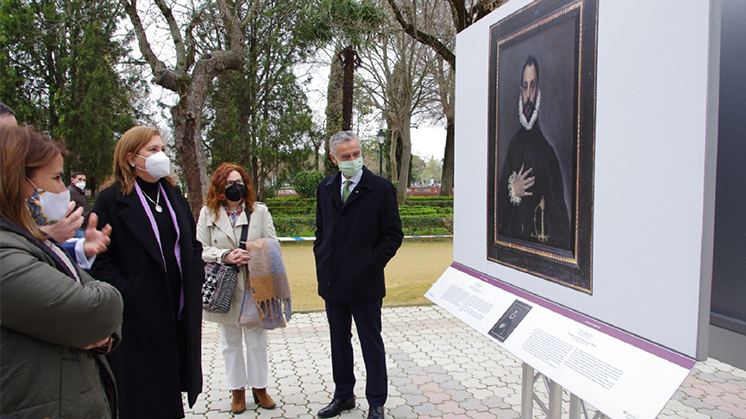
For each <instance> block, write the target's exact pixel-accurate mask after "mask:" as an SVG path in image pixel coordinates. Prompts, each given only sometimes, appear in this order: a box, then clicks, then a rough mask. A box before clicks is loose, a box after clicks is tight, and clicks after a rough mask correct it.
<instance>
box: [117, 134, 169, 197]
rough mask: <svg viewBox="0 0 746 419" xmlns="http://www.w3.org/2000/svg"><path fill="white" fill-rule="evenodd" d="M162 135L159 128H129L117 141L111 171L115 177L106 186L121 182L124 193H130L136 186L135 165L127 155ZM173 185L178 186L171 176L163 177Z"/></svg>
mask: <svg viewBox="0 0 746 419" xmlns="http://www.w3.org/2000/svg"><path fill="white" fill-rule="evenodd" d="M156 135H157V136H159V137H160V136H161V132H160V131H159V130H158V128H154V127H146V126H142V125H140V126H136V127H132V128H130V129H128V130H127V132H125V133H124V134H122V137H121V138H119V141H117V145H116V147H114V162H113V163H112V166H111V171H112V173H114V177H113V178H112V179H110V180H109V181H107V182H106V183H105V184H104V186H103V187H104V188H108V187H109V186H112V185H115V184H116V183H119V185H120V186H121V188H120V191H121V192H122V194H124V195H129V194H131V193H132V190H133V189H134V188H135V178H136V175H135V170H137V169H135V167H134V166H130V164H129V162H128V161H127V155H128V154H129V153H132V154H137V152H138V151H140V149H141V148H143V147H144V146H145V144H146V143H147V142H148V141H150V139H151V138H153V137H155V136H156ZM163 179H164V180H165V181H166V182H168V184H169V185H171V186H176V181H175V180H174V179H173V177H171V176H166V177H165V178H163Z"/></svg>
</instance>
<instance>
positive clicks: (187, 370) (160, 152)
mask: <svg viewBox="0 0 746 419" xmlns="http://www.w3.org/2000/svg"><path fill="white" fill-rule="evenodd" d="M165 149H166V147H165V145H164V144H163V140H162V138H161V135H160V132H159V131H158V130H157V129H155V128H151V127H144V126H138V127H134V128H131V129H129V130H128V131H127V132H125V133H124V134H123V135H122V137H121V138H120V139H119V141H117V145H116V147H115V149H114V163H113V170H112V171H113V174H114V176H113V178H112V180H111V181H109V182H108V183H107V184H105V185H104V189H103V190H102V191H101V192H100V193H99V195H98V198H97V199H96V202H95V204H94V207H93V212H94V213H96V214H97V215H98V217H99V225H104V224H107V223H108V224H111V226H112V234H111V244H110V245H109V250H108V251H106V252H105V253H102V254H100V255H98V257H97V259H96V261H95V262H94V264H93V268H92V270H91V272H92V274H93V276H95V277H96V278H98V279H100V280H102V281H105V282H108V283H110V284H112V285H114V286H115V287H116V288H117V289H119V290H120V291H121V292H122V296H123V297H124V304H125V306H124V307H125V309H124V320H123V324H122V331H123V334H124V336H125V337H126V339H125V340H124V341H123V342H122V345H121V347H120V348H119V350H118V351H117V352H115V353H113V354H111V355H110V356H109V362H110V364H111V366H112V370H113V371H114V375H115V377H116V379H117V385H118V387H119V396H120V408H119V413H120V418H122V419H130V418H137V419H141V418H181V417H184V406H183V403H182V396H181V392H186V393H187V401H188V403H189V405H190V406H193V405H194V403H195V401H196V400H197V395H198V394H199V393H200V392H201V391H202V362H201V350H202V347H201V328H202V297H201V287H202V280H203V278H204V271H203V270H204V264H203V262H202V257H201V256H202V245H201V244H200V243H199V241H197V239H196V236H195V223H194V218H193V217H192V213H191V211H190V209H189V205H188V204H187V202H186V199H185V198H184V197H183V196H181V194H180V193H179V192H178V191H177V189H176V188H175V181H174V180H173V179H172V178H171V177H170V176H169V173H170V163H171V162H170V160H169V158H168V156H167V155H166V154H165Z"/></svg>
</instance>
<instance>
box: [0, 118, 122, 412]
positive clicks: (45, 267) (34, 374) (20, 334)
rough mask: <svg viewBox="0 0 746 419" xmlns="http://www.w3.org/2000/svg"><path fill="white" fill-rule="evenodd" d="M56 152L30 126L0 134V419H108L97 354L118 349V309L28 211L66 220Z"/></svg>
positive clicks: (111, 405)
mask: <svg viewBox="0 0 746 419" xmlns="http://www.w3.org/2000/svg"><path fill="white" fill-rule="evenodd" d="M62 163H63V151H62V149H61V148H60V147H59V146H57V145H56V144H55V143H54V142H53V141H52V140H51V139H50V138H49V137H46V136H44V135H42V134H40V133H38V132H36V131H35V130H34V129H33V128H32V127H17V126H2V127H0V266H2V271H0V272H1V273H0V288H2V293H0V323H1V324H2V326H1V327H0V394H1V396H0V417H3V418H5V417H9V418H16V419H19V418H44V417H53V418H91V419H100V418H116V417H117V404H116V387H115V385H114V378H113V375H112V374H111V370H110V369H109V365H108V364H107V362H106V359H105V358H104V356H103V354H106V353H108V352H110V351H111V350H112V349H113V348H114V347H115V346H116V345H117V344H118V342H119V332H118V331H119V328H120V327H121V323H122V310H123V303H122V297H121V295H120V294H119V292H118V291H117V290H116V289H115V288H114V287H112V286H111V285H108V284H105V283H102V282H98V281H95V280H94V279H93V278H91V277H90V276H89V275H88V274H86V273H85V272H84V271H82V270H80V269H78V268H77V266H76V264H75V263H73V262H72V261H71V260H70V258H69V256H68V255H67V253H65V251H64V250H62V248H61V247H60V245H59V244H58V243H57V242H55V241H54V240H53V239H51V238H49V237H48V236H47V235H45V234H44V233H42V232H41V230H39V228H38V227H37V225H36V223H35V221H34V220H33V219H32V217H31V214H30V212H29V210H28V208H27V206H26V200H27V199H28V198H29V197H31V195H32V194H34V192H36V193H38V194H39V195H40V197H41V198H40V203H41V210H42V211H43V212H44V213H45V214H48V215H50V216H52V217H53V218H56V217H54V215H55V214H62V216H64V214H65V212H66V210H67V208H68V204H69V195H66V194H65V193H64V192H65V191H66V188H65V185H64V183H63V182H62V180H61V176H62Z"/></svg>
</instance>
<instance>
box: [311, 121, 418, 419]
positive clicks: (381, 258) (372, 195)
mask: <svg viewBox="0 0 746 419" xmlns="http://www.w3.org/2000/svg"><path fill="white" fill-rule="evenodd" d="M329 150H330V153H329V156H330V157H331V159H332V161H333V162H334V163H335V164H337V165H339V167H340V172H338V173H335V174H333V175H330V176H327V177H325V178H324V179H323V180H322V181H321V183H319V186H318V189H317V192H316V199H317V201H316V202H317V204H316V240H315V241H314V243H313V251H314V256H315V257H316V276H317V279H318V283H319V295H320V296H321V297H322V298H323V299H324V301H325V302H326V315H327V319H328V321H329V331H330V335H331V348H332V373H333V376H334V384H335V390H334V397H333V399H332V402H331V403H330V404H329V405H328V406H326V407H325V408H323V409H321V410H320V411H319V413H318V416H319V417H321V418H328V417H332V416H336V415H338V414H339V413H341V412H342V411H344V410H350V409H352V408H354V407H355V395H354V392H353V390H354V386H355V375H354V373H353V354H352V343H351V337H352V335H351V327H352V319H354V320H355V326H356V328H357V331H358V337H359V338H360V346H361V349H362V352H363V359H364V360H365V371H366V374H367V382H366V387H365V395H366V398H367V399H368V405H369V406H370V410H369V412H368V418H369V419H380V418H383V405H384V403H385V402H386V398H387V395H388V377H387V374H386V359H385V358H386V353H385V349H384V346H383V339H382V338H381V304H382V301H383V297H384V296H385V295H386V285H385V283H384V276H383V268H384V267H385V266H386V264H387V263H388V261H389V260H391V258H392V257H394V255H395V254H396V251H397V249H399V246H401V242H402V238H403V237H404V234H403V233H402V229H401V220H400V219H399V208H398V206H397V202H396V192H395V190H394V185H393V184H392V183H391V182H390V181H389V180H387V179H384V178H382V177H380V176H376V175H374V174H373V173H372V172H371V171H370V170H368V169H367V168H365V167H363V160H362V153H361V151H360V143H359V141H358V139H357V137H356V136H355V134H354V133H352V132H351V131H342V132H339V133H337V134H335V135H333V136H332V138H331V139H330V140H329Z"/></svg>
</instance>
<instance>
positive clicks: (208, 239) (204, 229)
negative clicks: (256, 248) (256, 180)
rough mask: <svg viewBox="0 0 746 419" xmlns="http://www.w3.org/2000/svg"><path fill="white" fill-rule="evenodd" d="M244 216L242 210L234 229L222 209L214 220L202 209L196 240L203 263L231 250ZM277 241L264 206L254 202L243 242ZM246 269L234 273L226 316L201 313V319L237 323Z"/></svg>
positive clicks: (210, 210)
mask: <svg viewBox="0 0 746 419" xmlns="http://www.w3.org/2000/svg"><path fill="white" fill-rule="evenodd" d="M247 216H248V213H247V212H246V211H244V212H243V213H241V216H240V217H238V220H237V221H236V226H235V227H231V221H230V217H229V216H228V214H227V213H226V212H225V210H224V209H222V208H221V209H220V214H219V217H218V219H217V221H215V213H214V212H213V211H212V209H210V208H208V207H202V210H201V211H200V213H199V221H198V222H197V240H199V241H200V242H201V243H202V259H203V260H204V261H205V263H209V262H217V263H220V262H222V256H223V254H224V253H225V252H227V251H230V250H233V249H235V248H236V247H237V246H238V242H239V241H240V240H241V228H242V227H243V226H244V225H246V222H247ZM263 237H264V238H272V239H276V238H277V233H275V225H274V223H273V222H272V215H270V213H269V210H268V209H267V206H266V205H265V204H263V203H261V202H255V203H254V211H253V212H252V213H251V221H250V225H249V232H248V235H247V238H246V240H247V241H252V240H256V239H260V238H263ZM245 281H246V266H245V265H244V266H241V267H240V268H239V270H238V281H237V283H236V291H235V292H234V293H233V299H232V300H231V308H230V310H229V311H228V312H227V313H209V312H207V311H204V310H203V311H202V314H203V317H202V318H203V319H204V320H206V321H210V322H216V323H223V324H231V325H234V326H235V325H236V324H238V315H239V314H240V311H241V303H242V301H243V295H244V292H245V291H246V287H245V286H244V283H245Z"/></svg>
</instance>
